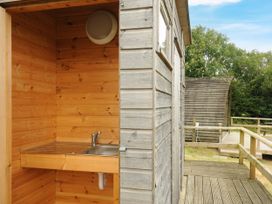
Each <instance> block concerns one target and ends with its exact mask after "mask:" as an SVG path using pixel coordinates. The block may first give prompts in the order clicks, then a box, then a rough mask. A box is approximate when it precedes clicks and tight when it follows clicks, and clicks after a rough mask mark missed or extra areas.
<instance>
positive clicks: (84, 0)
mask: <svg viewBox="0 0 272 204" xmlns="http://www.w3.org/2000/svg"><path fill="white" fill-rule="evenodd" d="M116 2H117V0H102V1H101V0H100V1H96V0H78V1H70V0H64V1H56V2H54V1H53V2H47V1H45V2H40V3H37V2H36V3H32V4H26V5H24V2H23V3H22V5H20V4H18V5H16V4H15V5H14V6H8V7H7V11H8V12H10V13H26V12H35V11H45V10H52V9H62V8H67V7H79V6H89V5H97V4H107V3H116Z"/></svg>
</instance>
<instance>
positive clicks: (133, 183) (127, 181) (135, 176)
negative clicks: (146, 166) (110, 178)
mask: <svg viewBox="0 0 272 204" xmlns="http://www.w3.org/2000/svg"><path fill="white" fill-rule="evenodd" d="M120 174H121V181H120V182H121V186H122V188H131V189H142V190H152V186H153V182H152V171H149V170H136V169H133V170H132V169H121V170H120Z"/></svg>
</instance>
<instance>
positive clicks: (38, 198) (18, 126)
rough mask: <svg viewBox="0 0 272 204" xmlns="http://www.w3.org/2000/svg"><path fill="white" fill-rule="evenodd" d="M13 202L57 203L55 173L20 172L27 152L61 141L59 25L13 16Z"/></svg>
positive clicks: (42, 18)
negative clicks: (58, 127)
mask: <svg viewBox="0 0 272 204" xmlns="http://www.w3.org/2000/svg"><path fill="white" fill-rule="evenodd" d="M12 19H13V22H12V89H13V90H12V109H13V111H12V203H16V204H19V203H22V204H24V203H29V204H32V203H50V204H51V203H54V202H55V172H54V171H46V170H35V169H22V168H21V167H20V151H21V150H22V149H23V148H26V147H29V146H34V145H38V144H41V143H45V142H49V141H53V140H55V138H56V64H55V60H56V50H55V44H56V43H55V31H56V29H55V28H56V26H55V21H54V19H53V18H51V17H50V16H48V15H46V14H42V13H35V14H22V15H21V14H20V15H14V16H13V17H12Z"/></svg>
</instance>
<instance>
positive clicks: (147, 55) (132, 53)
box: [120, 49, 153, 70]
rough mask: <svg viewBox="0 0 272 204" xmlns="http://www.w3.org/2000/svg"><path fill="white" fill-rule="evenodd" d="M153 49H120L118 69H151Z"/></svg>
mask: <svg viewBox="0 0 272 204" xmlns="http://www.w3.org/2000/svg"><path fill="white" fill-rule="evenodd" d="M152 56H153V51H152V50H150V49H145V50H121V52H120V69H121V70H122V69H148V68H149V69H151V68H152V67H153V57H152Z"/></svg>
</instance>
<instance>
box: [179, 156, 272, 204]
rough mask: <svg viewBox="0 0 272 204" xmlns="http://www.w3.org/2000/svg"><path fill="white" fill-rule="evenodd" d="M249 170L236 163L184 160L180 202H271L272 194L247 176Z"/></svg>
mask: <svg viewBox="0 0 272 204" xmlns="http://www.w3.org/2000/svg"><path fill="white" fill-rule="evenodd" d="M248 172H249V170H248V168H247V167H246V166H245V165H240V164H237V163H230V162H213V161H185V172H184V178H183V189H184V190H183V192H182V196H181V197H182V203H186V204H187V203H188V204H189V203H190V204H202V203H203V204H204V203H205V204H213V203H214V204H221V203H222V204H232V203H233V204H239V203H252V204H259V203H265V204H271V203H272V198H271V195H270V194H269V193H268V192H267V191H266V189H265V188H264V186H263V185H262V184H261V183H260V182H258V181H257V180H250V179H248Z"/></svg>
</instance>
